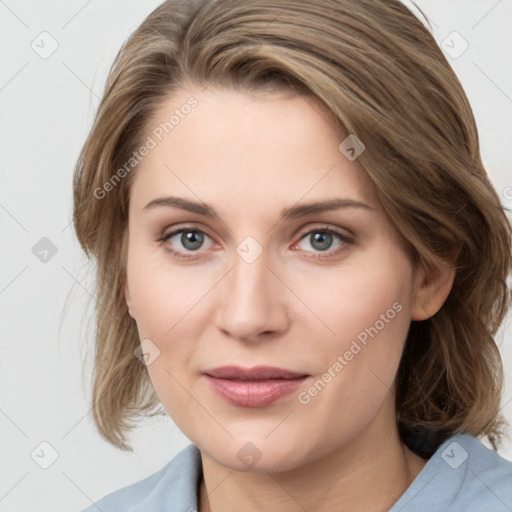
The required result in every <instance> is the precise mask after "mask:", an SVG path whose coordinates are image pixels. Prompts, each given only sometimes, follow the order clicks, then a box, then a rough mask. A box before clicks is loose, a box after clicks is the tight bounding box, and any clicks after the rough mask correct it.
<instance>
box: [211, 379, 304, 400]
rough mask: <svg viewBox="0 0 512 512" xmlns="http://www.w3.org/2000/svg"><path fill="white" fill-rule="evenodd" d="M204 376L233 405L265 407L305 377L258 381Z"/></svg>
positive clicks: (293, 389)
mask: <svg viewBox="0 0 512 512" xmlns="http://www.w3.org/2000/svg"><path fill="white" fill-rule="evenodd" d="M206 378H207V379H208V380H209V381H210V384H211V386H212V387H213V389H214V391H215V392H216V393H217V394H219V395H220V396H221V397H222V398H224V399H225V400H227V401H228V402H230V403H231V404H233V405H238V406H240V407H265V406H266V405H270V404H271V403H273V402H275V401H277V400H279V399H280V398H281V397H283V396H285V395H288V394H289V393H291V392H292V391H295V390H296V389H297V388H298V387H299V386H300V385H301V384H302V383H303V382H304V380H306V378H307V377H300V378H297V379H270V380H260V381H239V380H229V379H218V378H216V377H210V376H209V375H207V376H206Z"/></svg>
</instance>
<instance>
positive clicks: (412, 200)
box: [74, 0, 511, 456]
mask: <svg viewBox="0 0 512 512" xmlns="http://www.w3.org/2000/svg"><path fill="white" fill-rule="evenodd" d="M188 83H190V84H197V85H202V86H208V85H209V84H212V83H213V84H215V85H216V86H225V87H232V88H245V89H260V88H267V87H274V88H276V87H277V88H281V89H283V88H286V89H291V90H293V91H295V92H297V93H299V94H302V95H306V96H309V97H311V98H312V99H314V100H315V101H319V102H320V103H321V104H323V105H324V106H325V107H326V108H327V109H328V111H330V112H331V113H332V114H333V117H334V118H335V120H336V122H337V123H338V124H339V127H340V133H343V132H344V133H346V134H355V135H356V136H357V137H358V138H359V139H360V140H361V141H363V142H364V144H365V145H366V151H364V152H363V153H362V154H361V156H360V157H359V159H358V162H359V163H360V164H361V166H362V168H363V169H364V171H365V172H366V173H367V174H368V176H369V177H370V179H371V181H372V182H373V184H374V185H375V188H376V190H377V193H378V197H379V199H380V201H381V203H382V205H383V207H384V209H385V211H386V213H387V215H388V216H389V218H390V219H391V221H392V222H393V224H394V225H395V227H396V228H397V229H398V231H399V232H400V234H401V235H402V237H403V238H404V240H405V241H406V242H407V244H408V246H409V247H410V250H411V255H412V258H413V261H414V262H415V264H422V265H425V267H426V268H427V269H429V268H435V267H436V266H438V265H442V264H443V263H446V262H448V263H452V264H454V265H455V267H456V276H455V281H454V284H453V287H452V290H451V292H450V294H449V296H448V298H447V300H446V301H445V303H444V304H443V306H442V308H441V309H440V310H439V311H438V313H437V314H435V315H434V316H433V317H432V318H430V319H428V320H425V321H422V322H412V323H411V326H410V330H409V334H408V338H407V341H406V345H405V349H404V353H403V356H402V360H401V363H400V367H399V370H398V374H397V392H396V410H397V421H398V425H399V431H400V433H401V436H402V438H403V440H404V441H405V442H406V443H407V444H409V446H410V447H412V449H413V450H414V451H416V452H417V453H420V454H422V455H424V456H428V455H429V454H431V453H433V451H434V450H435V449H436V448H437V446H438V445H439V443H440V442H442V441H443V440H444V439H445V438H446V437H447V436H449V435H450V434H453V433H455V432H457V431H463V432H466V433H470V434H473V435H475V436H480V435H487V436H488V438H489V440H490V441H491V443H492V445H493V447H494V448H495V449H496V446H497V445H496V442H497V441H499V439H500V436H501V433H502V432H501V431H502V427H503V420H502V419H501V417H500V415H499V408H500V398H501V390H502V380H503V370H502V363H501V358H500V354H499V351H498V348H497V346H496V343H495V341H494V335H495V334H496V332H497V329H498V327H499V325H500V324H501V322H502V320H503V318H504V315H505V313H506V310H507V308H508V305H509V299H510V295H509V289H508V287H507V283H506V280H507V277H508V274H509V271H510V268H511V253H510V241H511V230H510V223H509V221H508V220H507V217H506V215H505V213H504V210H503V208H502V206H501V205H500V201H499V198H498V196H497V194H496V192H495V190H494V188H493V187H492V185H491V183H490V181H489V179H488V177H487V174H486V172H485V169H484V167H483V164H482V161H481V157H480V151H479V140H478V133H477V128H476V126H475V121H474V117H473V113H472V110H471V107H470V105H469V103H468V100H467V98H466V95H465V94H464V91H463V88H462V86H461V84H460V82H459V81H458V79H457V77H456V75H455V73H454V72H453V70H452V69H451V67H450V65H449V63H448V62H447V60H446V58H445V57H444V55H443V53H442V52H441V50H440V49H439V47H438V46H437V44H436V42H435V40H434V38H433V37H432V35H431V34H430V33H429V31H428V30H427V29H426V28H425V27H424V26H423V24H422V23H421V22H420V20H419V19H418V18H416V17H415V16H414V15H413V13H412V12H411V11H410V10H409V9H407V8H406V7H405V6H404V5H403V4H401V3H400V2H399V1H398V0H386V1H377V0H295V1H294V2H293V4H290V2H289V0H244V1H243V2H240V1H239V0H217V1H206V0H202V1H201V0H197V1H192V0H168V1H166V2H164V3H163V4H161V5H160V6H159V7H158V8H157V9H155V10H154V11H153V12H152V13H151V14H150V15H149V16H148V17H147V18H146V19H145V20H144V22H143V23H142V24H141V25H140V27H139V28H138V29H137V30H136V31H135V32H134V33H133V35H132V36H131V37H130V38H129V39H128V40H127V41H126V43H125V44H124V45H123V47H122V48H121V50H120V52H119V53H118V55H117V57H116V59H115V61H114V63H113V66H112V69H111V71H110V74H109V76H108V79H107V83H106V86H105V91H104V95H103V98H102V100H101V103H100V105H99V108H98V111H97V114H96V118H95V121H94V124H93V126H92V129H91V131H90V134H89V136H88V138H87V140H86V142H85V145H84V147H83V149H82V151H81V153H80V156H79V159H78V162H77V165H76V169H75V174H74V225H75V230H76V233H77V237H78V240H79V241H80V244H81V246H82V248H83V249H84V251H85V252H86V254H87V256H88V257H91V255H92V256H93V257H94V258H95V259H96V262H97V275H96V278H97V280H96V299H97V329H96V333H95V346H96V350H95V367H94V387H93V416H94V420H95V423H96V425H97V428H98V430H99V432H100V433H101V435H102V436H103V437H104V438H105V439H106V440H108V441H109V442H111V443H112V444H114V445H115V446H118V447H119V448H121V449H126V450H130V449H131V447H130V446H129V444H127V442H126V433H127V431H128V430H130V429H131V428H132V426H133V422H132V420H133V419H134V418H135V417H136V416H137V415H139V414H142V413H146V414H156V413H158V411H157V412H155V409H156V408H157V406H158V405H159V401H158V398H157V396H156V394H155V392H154V390H153V388H152V386H151V382H150V380H149V377H148V374H147V370H146V368H145V366H144V365H143V364H141V363H140V362H139V360H138V359H137V358H136V357H135V356H134V349H135V348H136V347H137V346H138V345H139V338H138V333H137V327H136V324H135V322H134V321H133V320H132V319H131V317H130V316H129V315H128V313H127V305H126V302H125V297H124V284H125V279H126V245H127V229H128V228H127V220H128V204H129V191H130V184H131V182H132V179H133V176H134V174H135V172H136V166H135V167H134V169H133V170H130V172H126V173H121V174H122V176H123V177H122V179H121V178H120V173H119V169H121V168H122V166H123V165H125V164H126V162H127V161H128V160H129V159H130V157H131V156H132V155H133V154H134V151H136V150H137V148H139V147H140V146H141V144H142V142H143V138H144V136H145V128H146V127H147V126H148V123H149V121H150V120H151V119H152V118H153V117H154V115H155V113H156V112H157V110H158V108H159V106H160V105H161V104H162V102H163V101H164V100H165V99H167V98H168V97H169V96H170V95H171V94H172V93H173V91H175V90H177V89H178V88H181V87H183V86H184V85H186V84H188ZM146 135H147V134H146ZM340 140H341V139H340ZM124 168H125V170H126V167H124ZM116 173H117V178H116ZM113 178H116V180H117V181H115V182H112V179H113ZM109 180H110V183H111V185H112V186H110V187H109V189H108V192H106V190H107V188H106V187H105V186H104V185H105V183H107V182H109ZM417 434H421V436H420V437H421V438H422V439H424V440H426V442H425V444H424V445H423V446H421V445H414V443H413V438H414V435H417Z"/></svg>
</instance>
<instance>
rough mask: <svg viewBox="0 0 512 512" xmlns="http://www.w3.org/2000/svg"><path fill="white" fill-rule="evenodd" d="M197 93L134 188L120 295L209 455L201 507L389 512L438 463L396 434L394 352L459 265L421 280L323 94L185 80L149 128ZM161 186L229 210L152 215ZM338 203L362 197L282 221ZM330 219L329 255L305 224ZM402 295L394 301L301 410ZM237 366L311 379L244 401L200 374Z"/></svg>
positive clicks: (435, 303)
mask: <svg viewBox="0 0 512 512" xmlns="http://www.w3.org/2000/svg"><path fill="white" fill-rule="evenodd" d="M191 95H192V96H194V97H195V98H196V99H197V101H198V105H197V107H196V108H195V109H194V110H192V112H191V113H190V114H189V115H188V116H185V117H184V118H183V119H180V122H179V124H178V125H176V126H175V127H174V129H173V130H172V131H171V132H170V133H169V134H168V135H167V136H166V137H165V138H164V139H163V140H162V142H160V143H159V144H158V145H157V146H156V147H155V148H154V149H152V150H151V151H150V152H149V154H148V155H147V156H146V157H145V158H144V159H143V160H142V162H141V164H140V167H139V168H138V170H137V175H136V176H135V180H134V182H133V184H132V189H131V199H130V207H129V244H128V260H127V285H126V288H125V295H126V301H127V304H128V308H129V312H130V315H131V316H132V317H133V318H134V319H135V321H136V323H137V328H138V332H139V335H140V339H141V340H143V339H146V338H149V339H150V340H152V342H153V343H154V344H155V345H156V346H157V347H158V349H159V350H160V354H159V356H158V357H157V358H156V359H155V360H154V362H152V363H151V364H150V365H149V366H148V372H149V375H150V378H151V381H152V383H153V385H154V388H155V390H156V392H157V394H158V396H159V398H160V400H161V401H162V403H163V405H164V407H165V409H166V410H167V412H168V413H169V415H170V416H171V417H172V418H173V420H174V421H175V422H176V424H177V425H178V426H179V427H180V429H181V430H182V431H183V432H184V433H185V435H186V436H187V437H188V438H189V439H190V440H191V441H192V442H193V443H194V444H195V445H197V446H198V448H199V449H200V451H201V456H202V465H203V473H204V479H203V481H202V483H201V487H200V510H201V512H204V511H206V510H215V511H222V510H239V509H243V510H245V511H252V510H258V511H262V510H268V511H279V512H288V511H297V510H304V509H305V510H315V511H324V510H325V511H327V510H337V511H342V512H343V511H349V510H350V511H352V512H354V511H359V510H361V511H362V510H370V509H371V510H373V511H378V510H388V509H389V508H390V507H391V506H392V505H393V503H395V502H396V501H397V500H398V498H399V497H400V496H401V494H402V493H403V492H404V491H405V490H406V488H407V487H408V486H409V485H410V483H411V482H412V481H413V479H414V478H415V477H416V476H417V475H418V473H419V472H420V471H421V469H422V468H423V466H424V465H425V463H426V461H425V460H424V459H421V458H420V457H418V456H416V455H415V454H413V453H412V452H410V451H409V450H408V449H407V448H406V447H405V446H404V445H403V443H401V441H400V439H399V436H398V432H397V426H396V413H395V408H394V391H395V387H394V386H395V384H394V381H395V376H396V372H397V369H398V364H399V360H400V356H401V353H402V350H403V346H404V342H405V338H406V335H407V331H408V327H409V324H410V322H411V320H423V319H426V318H429V317H430V316H432V315H433V314H434V313H435V312H436V311H437V310H438V309H439V308H440V307H441V305H442V303H443V302H444V300H445V299H446V297H447V295H448V293H449V291H450V288H451V285H452V282H453V277H454V273H453V269H449V268H446V269H439V270H438V271H437V273H434V274H433V275H432V276H431V277H429V278H428V279H427V277H426V274H425V272H424V271H423V269H422V268H414V267H413V265H412V262H411V260H410V258H409V256H408V253H407V251H406V250H405V248H404V244H403V243H402V241H401V239H400V237H399V236H398V233H397V232H396V230H395V228H394V227H393V225H392V224H391V222H390V221H389V219H388V218H387V216H386V215H385V213H384V212H383V210H382V208H381V205H380V204H379V201H378V200H377V197H376V194H375V190H374V189H373V187H372V184H371V183H370V181H369V179H368V178H367V177H366V175H365V174H364V173H363V172H362V170H361V168H360V166H359V164H358V162H357V160H356V161H353V162H352V161H349V160H348V159H347V158H346V157H345V156H344V155H343V154H342V153H341V152H340V151H339V150H338V145H339V144H340V142H341V141H342V140H343V139H344V138H345V137H346V134H341V133H339V131H338V130H336V128H335V127H334V125H333V123H332V122H331V121H330V118H329V116H328V115H327V113H326V112H325V111H323V110H322V109H321V108H320V107H319V106H317V105H316V104H314V103H313V102H312V101H311V100H309V99H305V98H303V97H299V96H296V95H294V94H293V93H291V92H272V93H269V92H265V93H263V92H259V93H255V92H250V93H249V92H241V91H238V92H236V91H234V90H230V89H216V88H212V87H210V88H208V89H205V90H203V89H201V88H198V87H194V86H190V87H187V88H186V89H185V88H184V89H183V90H180V91H179V92H177V93H174V95H173V96H172V97H170V98H168V99H167V100H166V101H165V103H164V104H162V106H161V108H160V110H159V112H158V114H157V116H155V119H154V120H152V123H150V124H149V125H148V126H149V128H148V131H147V134H151V130H152V129H153V128H154V127H155V126H157V125H158V123H159V122H161V121H165V120H167V119H169V117H170V115H172V113H173V111H174V110H175V109H176V108H179V107H180V105H183V104H184V103H186V101H187V99H188V98H189V97H190V96H191ZM367 150H368V149H367ZM166 196H174V197H180V198H185V199H189V200H191V201H196V202H199V203H201V202H204V203H207V204H209V205H211V206H212V207H213V208H215V210H216V211H217V213H218V216H219V218H209V217H207V216H205V215H201V214H199V213H192V212H189V211H185V210H182V209H180V208H177V207H169V206H158V207H154V208H144V207H145V206H146V205H147V204H148V203H149V202H150V201H152V200H154V199H156V198H161V197H166ZM334 198H346V199H351V200H353V201H358V202H361V203H364V204H365V205H367V208H365V207H344V208H339V209H336V210H330V211H325V212H321V213H312V214H309V215H307V216H303V217H300V218H286V219H280V213H281V210H282V209H285V208H290V207H293V206H297V205H302V204H305V203H309V202H315V201H321V200H325V199H334ZM179 227H187V228H189V229H191V230H192V231H194V230H196V231H197V230H199V231H201V232H203V233H205V236H204V243H203V245H202V246H201V247H200V248H199V249H196V250H190V245H188V246H184V245H183V240H182V239H181V235H180V234H178V235H175V236H173V237H172V238H170V239H168V240H167V241H161V238H162V235H165V234H168V233H170V232H171V231H173V229H177V228H179ZM325 228H330V229H333V230H336V231H338V232H339V233H341V234H342V235H344V238H345V240H344V241H343V240H342V239H338V238H337V237H336V236H333V238H332V243H331V245H330V246H329V247H328V248H327V249H326V250H323V251H322V250H319V249H318V244H316V245H315V242H314V240H313V241H312V236H311V233H310V234H309V235H308V234H307V233H309V232H310V231H312V230H316V231H314V233H317V232H320V234H322V233H324V230H325ZM248 236H251V237H253V238H254V239H255V240H256V241H257V243H258V244H259V246H260V247H261V248H262V249H263V252H262V253H261V255H259V257H258V258H256V259H255V261H253V262H251V263H248V262H247V261H246V260H245V259H244V258H242V257H241V256H240V255H239V254H238V253H237V251H236V249H237V247H238V246H239V244H240V243H241V242H242V241H244V239H245V238H246V237H248ZM185 242H186V241H185ZM242 247H243V245H242ZM246 247H247V246H246ZM166 248H172V249H174V250H176V251H178V252H179V253H181V254H182V255H184V256H186V257H187V256H188V259H186V258H185V259H178V258H176V257H174V256H173V255H172V254H171V253H170V252H169V251H168V250H166ZM252 250H254V249H250V251H252ZM329 253H330V254H331V255H332V257H330V258H329V257H327V256H326V255H327V254H329ZM393 304H395V305H396V304H399V305H400V306H401V310H400V312H398V313H396V315H395V316H394V318H393V319H391V320H389V321H388V322H387V323H385V326H384V328H382V329H381V330H379V332H378V335H376V336H375V337H374V338H372V339H370V341H369V342H368V344H367V345H366V346H364V347H363V349H362V350H361V351H360V352H358V353H357V355H356V356H354V357H353V359H352V360H351V361H348V362H347V364H346V365H345V366H344V367H343V369H342V371H339V372H338V373H336V376H335V377H334V378H333V379H332V380H331V381H330V382H329V383H328V384H327V385H326V386H325V388H324V389H322V391H321V392H320V393H318V394H317V395H316V396H314V397H312V398H311V400H310V402H309V403H308V404H302V403H300V402H299V400H298V394H299V393H300V392H301V391H302V392H303V391H307V390H308V389H309V388H310V387H311V386H312V384H313V383H314V382H315V381H317V380H318V379H319V378H321V377H322V375H323V374H324V373H325V372H326V371H327V370H328V368H329V367H332V365H333V363H334V362H335V361H336V360H337V357H338V355H343V354H344V353H345V352H346V351H347V350H348V349H349V348H350V346H351V343H352V341H353V340H354V339H356V337H357V336H358V334H360V333H361V332H362V331H364V330H365V328H369V327H370V326H374V325H375V324H376V321H377V320H379V318H381V317H380V315H381V314H385V312H386V311H387V310H389V309H390V308H392V305H393ZM231 364H235V365H239V366H243V367H252V366H256V365H270V366H277V367H282V368H287V369H290V370H294V371H300V372H303V373H307V374H309V375H310V377H309V378H308V379H307V380H306V382H304V384H303V385H302V386H301V387H300V388H299V389H298V390H297V391H296V392H293V393H291V394H289V395H287V396H285V397H282V398H281V399H280V400H278V401H277V402H275V403H273V404H271V405H268V406H265V407H261V408H255V409H250V408H247V407H241V406H235V405H232V404H230V403H228V402H226V401H225V400H224V399H222V398H221V397H219V396H218V395H217V394H216V393H214V391H213V390H212V389H211V387H210V386H209V382H207V380H206V379H205V377H204V375H202V371H204V370H205V369H208V368H213V367H218V366H223V365H231ZM248 442H250V443H252V444H253V445H254V446H255V447H256V448H255V450H256V451H257V453H258V454H259V456H260V457H261V458H260V459H259V460H258V462H257V463H256V464H255V465H254V466H251V467H248V465H247V464H246V463H244V462H243V461H242V460H241V459H240V458H239V457H238V456H237V454H238V452H239V450H240V449H241V448H242V447H244V445H246V443H248ZM241 504H243V506H241Z"/></svg>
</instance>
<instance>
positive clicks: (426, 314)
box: [411, 264, 455, 320]
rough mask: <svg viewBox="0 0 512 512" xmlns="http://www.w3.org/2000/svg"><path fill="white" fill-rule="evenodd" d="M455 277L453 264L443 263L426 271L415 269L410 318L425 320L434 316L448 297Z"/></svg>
mask: <svg viewBox="0 0 512 512" xmlns="http://www.w3.org/2000/svg"><path fill="white" fill-rule="evenodd" d="M454 279H455V267H454V265H443V266H439V267H437V268H434V269H430V270H429V271H427V270H426V269H425V267H424V266H423V265H421V264H420V266H419V267H418V268H417V270H416V275H415V290H414V292H413V301H412V308H411V320H427V319H428V318H430V317H432V316H434V315H435V314H436V313H437V312H438V311H439V310H440V309H441V306H442V305H443V304H444V301H445V300H446V298H447V297H448V295H449V293H450V291H451V289H452V286H453V281H454Z"/></svg>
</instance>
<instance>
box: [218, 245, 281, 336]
mask: <svg viewBox="0 0 512 512" xmlns="http://www.w3.org/2000/svg"><path fill="white" fill-rule="evenodd" d="M267 260H268V258H267V255H266V253H265V251H264V252H263V253H262V254H261V255H260V256H259V257H258V258H257V259H256V261H253V262H251V263H248V262H247V261H245V260H244V259H243V258H242V257H240V256H239V255H238V254H236V253H235V254H234V257H233V266H232V268H231V270H230V272H228V274H227V275H226V276H225V278H224V279H223V280H222V282H221V283H219V284H220V286H219V287H217V294H218V295H217V298H218V301H217V303H218V306H217V308H216V314H215V324H216V326H217V328H218V329H220V330H221V331H222V332H223V333H224V334H225V335H229V336H230V337H232V338H234V339H237V340H239V341H260V340H263V339H265V340H267V339H272V338H274V337H275V336H276V335H278V334H282V333H283V332H285V331H286V330H287V329H288V326H289V317H288V312H287V311H288V308H287V307H286V306H287V305H286V303H285V301H286V288H285V287H284V286H283V283H282V282H281V281H280V280H279V279H278V278H277V277H276V275H275V273H274V271H273V270H271V269H270V268H269V265H268V264H269V262H268V261H267Z"/></svg>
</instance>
